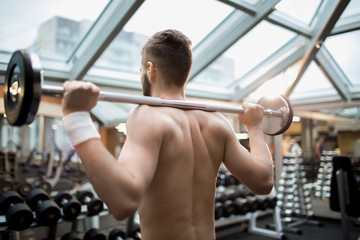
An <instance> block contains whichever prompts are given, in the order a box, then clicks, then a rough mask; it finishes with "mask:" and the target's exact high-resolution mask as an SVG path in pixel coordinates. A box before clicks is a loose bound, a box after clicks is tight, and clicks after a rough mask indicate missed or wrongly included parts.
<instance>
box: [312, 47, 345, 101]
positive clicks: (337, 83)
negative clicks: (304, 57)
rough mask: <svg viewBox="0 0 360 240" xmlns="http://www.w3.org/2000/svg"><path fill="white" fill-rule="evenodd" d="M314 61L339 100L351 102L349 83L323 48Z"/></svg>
mask: <svg viewBox="0 0 360 240" xmlns="http://www.w3.org/2000/svg"><path fill="white" fill-rule="evenodd" d="M315 61H316V63H317V64H318V65H319V67H320V69H321V71H322V72H323V73H324V74H325V75H326V76H327V78H328V79H329V81H330V82H331V83H332V85H333V86H334V88H335V89H336V91H337V92H338V93H339V95H340V96H341V98H342V99H343V100H347V101H349V100H351V92H350V87H349V85H350V82H349V80H348V79H347V77H346V75H345V74H344V72H343V71H342V70H341V68H340V67H339V65H338V64H337V63H336V62H335V60H334V58H333V57H332V56H331V54H330V53H329V51H328V50H327V49H326V47H325V46H323V47H322V48H321V49H320V50H319V51H318V53H317V54H316V57H315Z"/></svg>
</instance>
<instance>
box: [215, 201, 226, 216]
mask: <svg viewBox="0 0 360 240" xmlns="http://www.w3.org/2000/svg"><path fill="white" fill-rule="evenodd" d="M223 216H224V206H223V204H222V203H221V202H216V203H215V220H216V219H219V218H221V217H223Z"/></svg>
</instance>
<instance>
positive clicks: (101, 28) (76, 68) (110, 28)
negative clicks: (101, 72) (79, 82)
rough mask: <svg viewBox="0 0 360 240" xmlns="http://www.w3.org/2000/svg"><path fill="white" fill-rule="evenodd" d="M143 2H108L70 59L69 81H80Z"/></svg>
mask: <svg viewBox="0 0 360 240" xmlns="http://www.w3.org/2000/svg"><path fill="white" fill-rule="evenodd" d="M143 2H144V0H118V1H110V2H109V4H108V5H107V7H106V9H105V10H104V11H103V13H102V14H101V15H100V17H99V19H98V20H97V21H96V22H95V23H94V25H93V26H92V28H91V30H90V31H89V32H88V34H87V36H86V37H85V38H84V40H83V41H82V43H81V45H80V46H79V48H78V49H77V51H76V52H75V54H74V56H73V57H72V59H71V62H70V63H72V64H73V66H72V69H71V71H70V79H82V78H83V77H84V76H85V74H86V73H87V71H88V70H89V69H90V68H91V67H92V65H93V64H94V63H95V61H96V60H97V59H98V58H99V57H100V56H101V54H102V53H103V52H104V51H105V49H106V48H107V47H108V46H109V44H110V43H111V42H112V40H113V39H114V38H115V37H116V36H117V34H118V33H119V32H120V31H121V30H122V28H123V27H124V25H125V24H126V23H127V21H128V20H129V19H130V18H131V16H132V15H133V14H134V13H135V12H136V10H137V9H138V8H139V7H140V6H141V4H142V3H143Z"/></svg>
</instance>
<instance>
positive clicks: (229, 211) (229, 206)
mask: <svg viewBox="0 0 360 240" xmlns="http://www.w3.org/2000/svg"><path fill="white" fill-rule="evenodd" d="M223 208H224V215H223V216H224V217H230V216H231V215H234V214H235V206H234V204H233V201H231V200H230V199H228V200H226V201H225V202H224V203H223Z"/></svg>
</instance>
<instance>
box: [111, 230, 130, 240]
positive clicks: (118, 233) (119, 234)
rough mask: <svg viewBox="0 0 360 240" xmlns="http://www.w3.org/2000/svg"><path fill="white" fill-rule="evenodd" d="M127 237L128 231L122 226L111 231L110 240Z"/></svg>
mask: <svg viewBox="0 0 360 240" xmlns="http://www.w3.org/2000/svg"><path fill="white" fill-rule="evenodd" d="M119 238H120V239H125V238H126V233H125V232H124V231H123V230H121V229H120V228H115V229H113V230H111V232H110V233H109V240H118V239H119Z"/></svg>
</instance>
